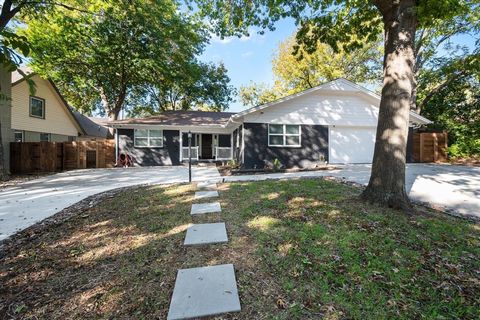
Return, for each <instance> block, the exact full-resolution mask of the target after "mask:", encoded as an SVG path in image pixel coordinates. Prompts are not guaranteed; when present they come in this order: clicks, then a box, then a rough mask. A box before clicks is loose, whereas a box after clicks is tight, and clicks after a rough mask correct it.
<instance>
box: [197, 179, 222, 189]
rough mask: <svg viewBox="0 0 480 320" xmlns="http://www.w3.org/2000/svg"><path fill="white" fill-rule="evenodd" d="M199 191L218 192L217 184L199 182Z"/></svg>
mask: <svg viewBox="0 0 480 320" xmlns="http://www.w3.org/2000/svg"><path fill="white" fill-rule="evenodd" d="M197 189H203V190H217V184H216V183H215V182H209V181H205V182H199V183H198V184H197Z"/></svg>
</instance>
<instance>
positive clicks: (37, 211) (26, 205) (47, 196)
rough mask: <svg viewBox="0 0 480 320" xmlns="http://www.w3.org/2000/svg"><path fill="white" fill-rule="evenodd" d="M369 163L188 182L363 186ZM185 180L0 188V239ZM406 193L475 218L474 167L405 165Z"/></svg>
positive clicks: (80, 176)
mask: <svg viewBox="0 0 480 320" xmlns="http://www.w3.org/2000/svg"><path fill="white" fill-rule="evenodd" d="M370 170H371V166H370V165H347V166H339V170H334V171H328V172H325V171H309V172H295V173H293V172H292V173H274V174H264V175H246V176H231V177H220V174H219V173H218V170H217V169H216V168H215V167H197V166H194V167H193V180H194V181H207V180H208V181H226V182H229V181H256V180H265V179H285V178H299V177H320V176H335V177H339V178H344V179H346V180H348V181H354V182H357V183H361V184H367V183H368V179H369V177H370ZM187 181H188V168H186V167H150V168H128V169H91V170H76V171H69V172H64V173H59V174H55V175H52V176H48V177H45V178H41V179H37V180H32V181H29V182H25V183H22V184H20V185H18V186H16V187H12V188H7V189H3V190H0V240H2V239H4V238H6V237H8V236H10V235H12V234H14V233H15V232H17V231H18V230H21V229H24V228H27V227H28V226H30V225H32V224H34V223H36V222H38V221H41V220H43V219H45V218H47V217H49V216H51V215H53V214H55V213H57V212H58V211H60V210H62V209H64V208H66V207H68V206H70V205H72V204H74V203H76V202H78V201H80V200H82V199H84V198H86V197H88V196H91V195H93V194H96V193H100V192H104V191H108V190H111V189H115V188H120V187H127V186H133V185H138V184H170V183H180V182H187ZM406 181H407V191H408V193H409V195H410V197H411V198H412V199H414V200H416V201H421V202H425V203H429V204H431V205H434V206H436V207H441V208H444V209H446V210H449V211H452V212H454V213H457V214H461V215H465V216H472V217H475V218H477V219H480V168H474V167H464V166H450V165H429V164H409V165H408V166H407V175H406Z"/></svg>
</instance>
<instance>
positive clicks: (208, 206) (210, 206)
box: [190, 202, 222, 215]
mask: <svg viewBox="0 0 480 320" xmlns="http://www.w3.org/2000/svg"><path fill="white" fill-rule="evenodd" d="M214 212H222V208H221V207H220V203H219V202H211V203H194V204H192V209H191V211H190V214H192V215H193V214H204V213H214Z"/></svg>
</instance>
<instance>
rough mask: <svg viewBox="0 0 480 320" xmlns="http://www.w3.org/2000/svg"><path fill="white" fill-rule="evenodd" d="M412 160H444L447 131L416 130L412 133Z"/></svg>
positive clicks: (445, 157) (445, 159)
mask: <svg viewBox="0 0 480 320" xmlns="http://www.w3.org/2000/svg"><path fill="white" fill-rule="evenodd" d="M413 161H414V162H446V161H447V133H446V132H417V133H414V134H413Z"/></svg>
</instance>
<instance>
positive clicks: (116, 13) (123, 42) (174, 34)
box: [22, 0, 208, 118]
mask: <svg viewBox="0 0 480 320" xmlns="http://www.w3.org/2000/svg"><path fill="white" fill-rule="evenodd" d="M74 2H75V6H82V3H83V1H81V0H75V1H74ZM86 9H87V10H88V11H71V10H68V9H65V8H63V7H57V8H56V10H52V11H51V12H49V13H48V14H46V16H45V17H44V18H42V19H31V20H29V21H28V25H27V26H26V28H24V30H22V33H23V34H24V35H25V36H26V37H27V38H28V40H29V41H30V42H31V44H32V55H31V56H32V65H33V67H34V69H35V70H36V71H37V72H39V73H40V74H42V75H44V76H48V77H50V78H52V79H53V80H54V81H55V82H56V84H57V85H58V86H59V87H60V89H61V91H62V92H63V93H64V94H65V96H66V97H67V100H68V101H69V102H70V103H71V104H72V105H73V106H74V107H75V108H77V109H80V110H83V111H85V112H92V111H94V110H97V109H100V111H101V113H105V114H107V115H109V116H110V117H112V118H115V117H117V116H118V113H119V112H120V110H121V109H122V107H123V106H124V104H125V102H130V101H133V100H132V99H133V98H132V97H131V96H132V95H133V94H135V93H137V92H138V91H139V89H138V88H142V87H155V86H157V85H160V84H162V83H164V82H170V83H171V82H172V81H173V79H177V77H178V75H179V74H181V72H182V71H183V70H186V69H188V68H189V67H187V66H189V65H191V64H192V63H195V59H196V56H197V55H198V54H200V53H201V52H202V51H203V49H204V46H205V44H206V41H207V36H208V34H207V33H206V30H205V29H204V28H203V23H201V22H200V21H199V20H198V19H197V18H195V17H192V16H189V15H183V14H181V12H180V11H179V8H178V7H177V4H176V2H174V1H172V0H134V1H127V0H121V1H115V2H111V1H100V0H98V1H94V2H88V6H87V8H86Z"/></svg>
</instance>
